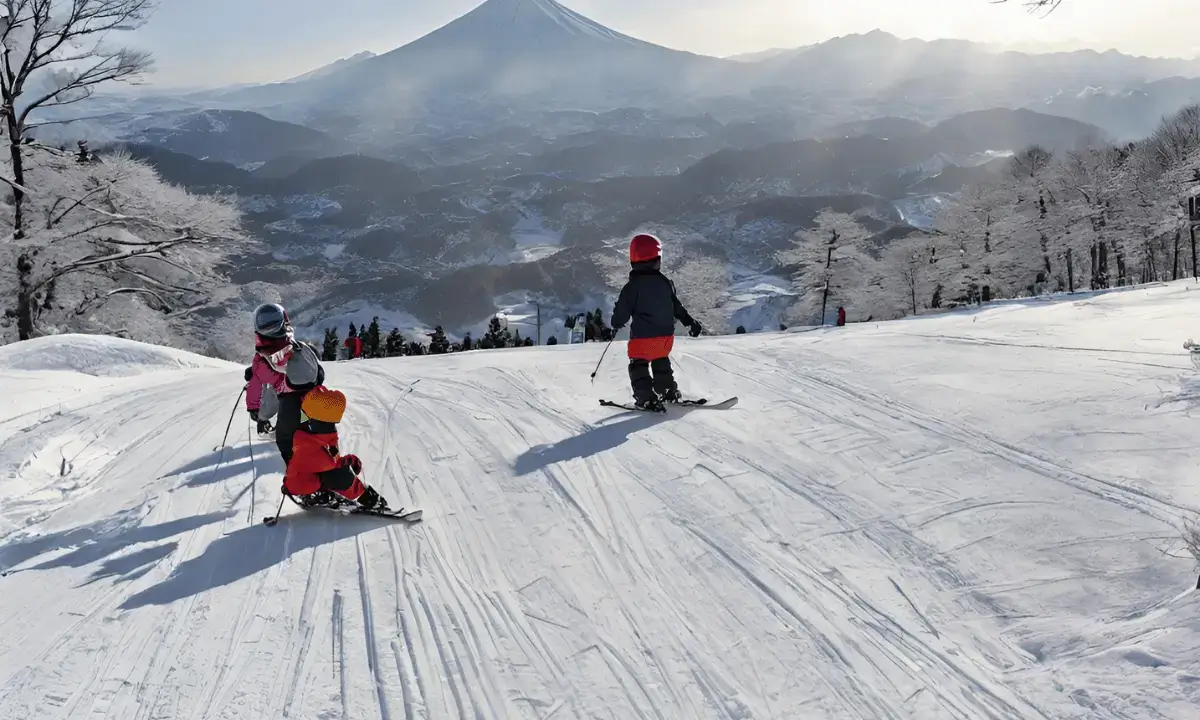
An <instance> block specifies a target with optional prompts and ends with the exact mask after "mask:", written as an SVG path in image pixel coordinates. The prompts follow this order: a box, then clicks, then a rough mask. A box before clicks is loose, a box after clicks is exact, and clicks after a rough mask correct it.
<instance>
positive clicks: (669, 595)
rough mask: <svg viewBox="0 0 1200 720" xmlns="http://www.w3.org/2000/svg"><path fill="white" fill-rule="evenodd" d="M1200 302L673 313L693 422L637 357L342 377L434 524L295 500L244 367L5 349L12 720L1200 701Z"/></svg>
mask: <svg viewBox="0 0 1200 720" xmlns="http://www.w3.org/2000/svg"><path fill="white" fill-rule="evenodd" d="M1197 309H1200V290H1197V289H1195V287H1194V286H1193V285H1191V284H1189V283H1176V284H1172V285H1170V286H1164V287H1155V288H1150V289H1136V290H1131V291H1126V292H1118V293H1110V294H1103V295H1095V296H1086V297H1084V296H1081V297H1079V298H1076V299H1073V300H1064V301H1057V302H1027V303H1008V304H1003V305H996V306H992V307H989V308H987V309H983V310H978V311H974V312H962V313H954V314H949V315H944V316H940V317H931V318H923V319H912V320H905V321H897V322H891V323H880V324H871V325H863V326H849V327H846V328H839V329H832V328H827V329H819V330H814V331H810V332H805V333H794V334H793V333H782V334H780V333H770V334H754V335H742V336H736V337H724V338H717V339H712V338H702V339H690V338H680V339H679V341H678V343H677V345H676V352H675V358H676V367H677V370H678V373H679V377H680V380H681V382H682V385H683V388H684V390H685V392H688V393H690V394H695V393H700V392H702V393H704V394H706V395H707V396H708V397H710V398H714V399H721V398H724V397H726V396H728V395H734V394H736V395H738V396H740V398H741V402H740V404H739V405H738V406H737V407H736V408H735V409H733V410H727V411H715V410H714V411H709V410H692V411H678V410H677V411H674V412H672V413H670V414H669V415H668V416H666V417H659V416H650V415H642V414H629V413H620V412H612V411H609V410H605V409H603V408H601V407H599V406H598V405H597V404H596V398H597V397H610V398H616V399H622V398H624V397H625V396H626V394H627V389H626V382H627V379H626V373H625V367H624V362H623V354H624V347H623V343H620V342H618V343H617V344H615V345H614V347H613V348H612V350H611V352H610V353H609V357H608V359H607V361H606V364H605V365H604V366H603V368H602V370H601V372H600V374H599V376H598V377H597V379H596V383H595V386H594V387H593V386H590V385H589V381H588V375H589V373H590V372H591V371H592V369H593V367H594V366H595V363H596V360H597V359H598V356H599V352H600V349H601V348H602V345H600V344H589V345H585V346H573V347H572V346H559V347H552V348H530V349H519V350H517V349H515V350H500V351H489V352H473V353H467V354H463V355H455V356H449V357H445V356H442V357H423V358H398V359H393V360H382V361H358V362H352V363H337V364H330V365H328V367H327V372H328V375H327V377H328V382H329V383H330V384H331V385H334V386H336V387H338V388H340V389H342V390H344V391H346V392H347V394H348V395H349V398H350V407H349V411H348V417H347V420H346V422H345V423H344V424H343V440H342V447H343V449H344V451H347V452H355V453H358V454H359V455H360V456H361V457H362V458H363V460H364V462H365V463H366V475H367V479H368V480H370V481H372V482H375V483H378V485H379V486H380V489H381V490H382V491H383V492H384V494H385V495H387V496H388V497H389V498H390V499H392V500H393V503H394V504H409V505H412V506H416V507H421V508H423V509H424V511H425V519H424V522H423V523H421V524H419V525H416V526H405V525H394V524H388V523H387V522H383V521H376V520H373V519H365V518H330V517H324V516H321V515H317V514H301V513H300V512H299V511H297V510H296V509H295V508H292V507H288V508H286V509H285V517H284V518H283V519H282V520H281V521H280V523H279V525H278V526H276V527H274V528H268V527H265V526H264V525H262V523H261V519H262V517H263V516H264V515H268V514H271V513H273V512H274V510H275V506H276V502H277V500H278V487H279V484H280V472H281V469H282V464H281V462H280V460H279V459H278V456H277V454H276V452H275V450H274V448H273V446H272V445H271V443H270V441H269V440H261V439H258V438H253V439H252V442H248V440H250V438H249V437H248V432H247V423H246V416H245V413H244V412H241V411H240V410H239V411H238V413H237V414H236V415H235V417H234V422H233V431H232V437H231V445H232V447H230V448H229V449H227V450H225V451H224V452H219V451H214V449H213V448H214V447H215V446H217V445H218V444H219V443H220V442H221V437H222V433H223V432H224V429H225V426H226V422H227V420H228V418H229V411H230V408H231V407H232V406H233V403H234V401H235V399H236V398H237V395H238V390H239V388H240V387H241V385H242V377H241V370H240V367H241V366H240V365H236V364H226V363H218V362H216V361H208V360H206V359H203V358H197V357H193V356H186V357H187V358H189V359H186V360H185V359H184V355H183V354H179V353H176V352H175V351H170V350H161V349H157V350H155V349H148V348H147V347H146V346H136V347H135V346H133V345H130V344H128V343H123V342H122V341H117V340H111V339H104V338H80V337H77V336H76V337H65V338H51V339H48V340H41V341H36V342H33V343H23V344H18V345H12V346H8V347H5V348H2V349H0V382H2V383H3V388H4V394H5V397H6V402H5V403H4V404H2V405H0V408H2V409H0V569H3V570H8V571H10V572H9V573H8V574H7V576H4V577H0V638H3V641H2V642H0V718H5V719H10V718H11V719H13V720H23V719H26V718H39V719H41V718H62V719H67V718H69V719H71V720H74V719H76V718H95V719H99V718H113V719H117V718H120V719H121V720H125V719H140V718H167V717H170V718H192V719H194V720H207V719H210V718H211V719H213V720H217V719H220V720H242V719H246V720H249V719H251V718H254V719H258V718H271V719H276V718H297V719H304V720H309V719H314V718H384V719H389V720H395V719H399V718H426V719H429V720H442V719H446V718H487V719H489V720H490V719H493V718H496V719H504V720H508V719H520V718H531V719H532V718H553V719H554V720H566V719H568V718H569V719H574V718H613V719H618V720H632V719H635V718H670V719H675V718H679V719H680V720H699V719H707V718H719V719H725V720H734V719H736V720H747V719H750V718H753V719H755V720H762V719H766V718H772V719H774V718H779V719H785V720H795V719H798V718H813V719H815V720H831V719H839V718H846V719H847V720H851V719H852V720H863V719H873V718H891V719H895V718H905V719H908V718H912V719H914V720H937V719H940V718H963V719H969V720H977V719H987V718H1005V719H1008V718H1053V719H1054V720H1061V719H1073V718H1078V719H1080V720H1082V719H1084V718H1087V719H1089V720H1093V719H1095V718H1127V719H1142V718H1145V719H1147V720H1148V719H1150V718H1156V719H1158V718H1190V717H1194V716H1195V712H1196V707H1197V705H1198V703H1200V633H1198V629H1200V623H1198V622H1197V620H1196V617H1197V615H1198V614H1200V603H1198V602H1197V599H1196V598H1197V596H1196V594H1195V592H1194V591H1191V590H1190V588H1191V587H1192V586H1193V585H1194V584H1195V582H1196V575H1195V568H1194V565H1193V563H1192V562H1190V561H1188V560H1183V559H1175V558H1172V557H1169V556H1168V555H1165V554H1164V553H1163V552H1162V550H1164V549H1165V550H1177V549H1178V542H1176V541H1175V538H1177V537H1178V532H1177V529H1176V526H1177V525H1179V524H1180V523H1181V518H1182V517H1183V516H1184V515H1185V514H1186V513H1187V511H1188V509H1189V508H1195V507H1200V480H1198V475H1197V464H1198V463H1197V455H1198V451H1197V447H1198V443H1197V440H1196V438H1197V426H1196V423H1197V422H1198V421H1200V420H1198V419H1197V418H1195V417H1192V414H1191V413H1192V411H1193V409H1195V408H1197V407H1200V383H1197V381H1196V371H1195V370H1194V369H1193V368H1192V366H1191V364H1190V362H1189V359H1188V355H1187V353H1186V351H1184V350H1183V349H1182V347H1181V344H1182V342H1183V341H1184V340H1186V339H1187V338H1188V337H1197V338H1200V332H1198V330H1200V328H1197V325H1196V318H1197V316H1198V314H1197ZM105 358H107V359H105ZM137 363H145V364H146V365H147V369H148V370H150V371H151V372H150V373H149V374H146V375H131V374H130V373H129V367H130V366H131V364H137ZM188 365H194V366H195V367H188ZM72 367H76V368H78V369H80V370H83V371H85V372H86V373H88V374H87V375H84V374H81V373H76V372H72ZM164 370H168V372H163V371H164ZM97 376H103V377H104V378H105V379H103V380H101V379H100V378H98V377H97ZM70 377H73V378H76V380H75V381H68V380H67V378H70ZM414 383H415V384H414ZM14 398H15V399H16V401H17V409H16V410H13V409H10V408H11V406H10V405H9V404H8V403H9V402H11V401H12V399H14Z"/></svg>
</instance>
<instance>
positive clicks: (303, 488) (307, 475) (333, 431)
mask: <svg viewBox="0 0 1200 720" xmlns="http://www.w3.org/2000/svg"><path fill="white" fill-rule="evenodd" d="M301 409H302V411H303V413H304V422H302V423H300V426H299V427H298V428H296V431H295V440H294V443H295V454H294V455H293V456H292V462H290V463H289V464H288V468H287V473H286V474H285V475H284V476H283V493H284V494H285V495H291V496H292V497H294V498H296V499H297V500H298V501H299V502H300V504H301V505H303V506H305V507H317V506H321V505H334V504H337V501H338V497H335V495H337V496H340V497H341V498H345V499H346V500H350V501H352V502H357V503H358V506H359V507H361V508H363V509H364V510H386V509H388V507H387V500H385V499H384V498H383V497H382V496H381V495H380V494H379V493H378V492H376V490H375V488H373V487H371V486H370V485H367V484H365V483H363V481H362V478H361V475H362V461H361V460H359V459H358V456H356V455H342V454H340V450H339V449H338V432H337V424H338V423H340V422H341V421H342V415H343V414H344V413H345V412H346V396H345V395H343V394H342V393H341V392H340V391H338V390H330V389H329V388H327V387H325V386H323V385H318V386H317V387H315V388H313V389H312V390H310V391H309V392H307V393H305V395H304V400H303V402H302V403H301Z"/></svg>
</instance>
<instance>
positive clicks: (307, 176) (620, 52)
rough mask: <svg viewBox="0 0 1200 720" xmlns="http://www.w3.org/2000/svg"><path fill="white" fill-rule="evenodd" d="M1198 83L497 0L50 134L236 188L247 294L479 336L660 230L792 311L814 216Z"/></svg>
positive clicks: (99, 114) (595, 273)
mask: <svg viewBox="0 0 1200 720" xmlns="http://www.w3.org/2000/svg"><path fill="white" fill-rule="evenodd" d="M1197 76H1200V63H1198V62H1197V61H1193V60H1172V59H1158V58H1140V57H1130V56H1126V55H1122V54H1120V53H1115V52H1107V53H1096V52H1091V51H1079V52H1066V53H1051V54H1042V55H1037V54H1028V53H1017V52H1008V51H998V50H996V49H994V48H990V47H988V46H984V45H980V44H976V43H970V42H966V41H960V40H942V41H933V42H925V41H919V40H904V39H900V38H896V37H894V36H892V35H889V34H887V33H883V32H878V31H876V32H871V33H866V34H862V35H851V36H846V37H842V38H835V39H833V40H830V41H828V42H824V43H819V44H815V45H810V46H806V47H801V48H794V49H778V50H771V51H766V52H764V53H760V54H756V55H755V56H752V57H745V56H743V57H739V58H736V59H720V58H713V57H707V56H703V55H697V54H694V53H687V52H682V51H678V50H672V49H669V48H665V47H661V46H658V45H654V44H651V43H647V42H644V41H641V40H638V39H636V38H633V37H630V36H628V35H625V34H622V33H620V32H617V31H614V30H611V29H609V28H606V27H604V26H602V25H600V24H598V23H596V22H594V21H592V20H590V19H588V18H586V17H583V16H581V15H579V14H578V13H575V12H573V11H572V10H570V9H568V8H567V7H565V6H563V5H561V4H559V3H557V2H554V0H488V1H487V2H485V3H483V4H482V5H480V6H478V7H477V8H475V9H474V10H472V11H471V12H469V13H467V14H466V15H464V16H462V17H460V18H458V19H456V20H454V21H453V22H451V23H449V24H447V25H445V26H443V27H442V28H439V29H438V30H436V31H434V32H432V33H430V34H429V35H426V36H424V37H422V38H420V39H418V40H416V41H414V42H412V43H409V44H407V45H405V46H403V47H400V48H397V49H395V50H393V51H391V52H386V53H382V54H379V55H374V54H372V53H360V54H358V55H354V56H352V57H349V58H344V59H342V60H339V61H337V62H335V63H333V64H331V65H328V66H325V67H322V68H318V69H316V70H313V71H311V72H307V73H304V74H302V75H299V76H297V77H293V78H290V79H288V80H287V81H284V82H280V83H274V84H268V85H256V86H245V87H236V88H227V89H218V90H209V91H204V92H199V93H176V94H169V95H168V94H154V93H147V94H143V95H140V96H137V97H133V98H131V97H128V96H121V97H119V98H118V97H112V96H109V97H103V96H97V97H94V98H92V99H91V100H90V101H89V102H88V103H81V104H80V107H78V108H76V107H67V108H59V109H57V110H56V112H57V113H58V114H57V115H54V116H53V117H52V118H51V119H59V120H61V119H72V118H75V121H74V122H70V123H67V124H64V125H51V126H47V127H45V128H39V130H38V137H39V139H41V140H43V141H46V142H63V143H67V142H73V140H74V139H77V138H79V137H86V138H87V139H89V140H92V141H93V145H94V146H107V147H109V148H113V147H116V146H123V147H124V148H126V149H127V150H128V151H129V152H132V153H134V154H135V155H137V156H139V157H143V158H145V159H147V160H149V161H150V162H152V163H153V164H154V165H155V166H156V167H157V168H158V169H159V171H160V172H161V173H162V174H163V175H164V177H166V178H167V179H169V180H171V181H172V182H177V183H180V184H183V185H186V186H188V187H191V188H193V189H196V190H199V191H202V192H229V191H232V192H236V193H237V194H238V195H239V197H240V198H241V202H242V204H243V208H244V209H245V211H246V216H247V222H248V225H249V226H250V228H251V229H253V230H254V231H255V232H256V233H257V234H258V235H259V237H260V238H261V239H262V241H263V242H262V246H261V249H260V251H258V252H255V253H253V254H251V255H248V256H245V257H241V258H237V259H236V260H235V262H234V264H233V266H232V267H233V269H234V277H235V279H236V280H238V281H239V282H246V283H249V282H267V283H269V284H272V285H273V286H275V287H277V288H279V290H280V292H281V293H282V294H283V295H284V297H287V298H290V302H291V304H292V305H294V306H297V307H298V308H299V310H298V317H307V318H309V319H310V320H311V321H312V322H313V323H314V324H320V323H321V322H324V321H325V320H326V319H327V318H330V317H341V316H345V317H351V316H353V317H354V318H356V319H357V320H358V321H361V320H362V319H364V317H365V319H369V318H370V316H371V315H372V314H380V313H388V314H389V315H388V317H391V318H393V319H394V320H395V321H396V324H399V325H404V324H405V323H407V327H410V328H417V327H423V326H428V325H432V324H435V323H437V324H443V325H445V326H446V328H447V330H450V331H452V332H461V331H465V330H469V329H474V328H478V327H479V326H480V325H481V324H482V323H483V322H485V321H486V320H487V318H488V317H489V316H490V315H491V314H492V313H494V312H497V311H498V310H505V309H509V310H513V312H514V313H516V312H518V309H519V307H520V306H523V304H524V303H526V301H528V300H530V299H531V298H537V299H539V301H542V302H544V304H546V305H547V306H548V307H553V308H557V309H558V310H561V311H562V312H565V311H566V310H568V309H570V308H580V307H583V308H591V307H596V306H597V305H600V306H603V305H605V304H607V303H608V302H609V300H610V296H611V293H612V291H613V288H614V283H615V282H616V281H617V279H619V276H620V274H621V265H622V261H621V248H622V243H623V242H624V239H625V238H627V236H628V234H629V233H631V232H633V231H635V230H637V229H639V228H654V229H655V230H656V231H657V232H660V233H661V234H663V236H664V239H667V240H668V241H669V243H671V245H672V247H677V248H678V249H677V250H674V251H673V252H672V254H671V255H670V256H669V258H670V260H669V265H670V266H671V267H672V269H674V270H676V271H679V272H681V273H684V274H685V275H686V274H687V273H695V272H700V266H704V267H706V268H711V267H718V268H720V269H721V272H722V273H724V278H725V280H724V287H722V288H720V290H721V292H720V293H718V294H719V295H722V297H721V299H720V300H719V301H717V300H713V301H712V302H711V303H710V304H711V305H713V307H711V308H708V310H710V311H711V313H710V317H712V318H715V322H717V323H728V324H730V325H733V324H741V325H746V326H747V327H752V328H753V327H767V326H771V325H773V324H775V323H777V322H778V319H779V311H780V310H781V309H782V308H783V307H784V306H785V305H786V304H788V303H790V301H791V291H790V289H788V287H787V286H788V283H787V281H786V277H785V276H786V269H784V268H780V267H779V266H778V264H777V262H776V261H775V252H776V251H777V250H778V249H780V248H782V247H783V246H784V245H785V244H786V243H787V242H789V240H790V238H791V237H792V235H794V233H795V232H796V231H797V230H799V229H802V228H804V227H807V226H808V224H809V223H811V221H812V218H813V217H814V216H815V214H816V212H817V211H819V210H820V209H821V207H825V206H834V207H837V208H840V209H843V210H846V211H858V212H860V213H862V214H864V216H865V217H866V218H867V222H868V223H870V224H871V225H872V228H873V229H874V230H876V231H877V232H879V233H881V234H883V236H886V237H895V236H898V235H902V234H904V233H909V232H920V231H921V229H922V228H923V227H926V226H927V224H928V222H929V218H928V208H929V206H930V205H931V203H933V202H934V201H935V200H936V198H938V197H939V196H941V195H943V194H945V193H953V192H955V191H956V190H958V189H959V188H960V187H961V186H962V184H963V183H964V182H967V181H968V180H970V179H972V178H977V177H980V176H983V175H986V174H987V173H991V172H994V171H995V169H996V167H997V162H998V161H997V158H1003V157H1004V156H1005V155H1006V154H1008V153H1011V152H1014V151H1017V150H1019V149H1021V148H1023V147H1025V146H1027V145H1029V144H1034V143H1036V144H1041V145H1044V146H1046V147H1049V148H1052V149H1069V148H1071V147H1074V146H1076V145H1078V144H1080V143H1083V142H1087V141H1089V140H1091V139H1095V138H1105V139H1129V138H1133V137H1139V136H1142V135H1145V134H1147V133H1148V132H1149V131H1150V130H1152V129H1153V127H1154V125H1155V123H1157V122H1158V120H1159V118H1160V117H1161V116H1162V115H1163V114H1166V113H1170V112H1173V111H1174V110H1176V109H1178V107H1179V106H1182V105H1183V104H1186V103H1188V102H1191V101H1193V100H1195V99H1200V79H1197ZM582 79H586V81H583V80H582ZM69 113H76V115H69ZM708 284H710V285H711V284H712V283H711V282H710V283H708ZM717 284H718V285H720V284H721V283H717ZM748 288H749V289H748ZM764 288H765V289H764ZM706 302H708V301H706ZM710 324H712V323H710Z"/></svg>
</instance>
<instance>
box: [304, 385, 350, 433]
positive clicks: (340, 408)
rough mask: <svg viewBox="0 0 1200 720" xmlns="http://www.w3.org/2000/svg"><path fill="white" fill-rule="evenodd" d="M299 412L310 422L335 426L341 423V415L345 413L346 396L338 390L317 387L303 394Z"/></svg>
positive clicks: (321, 386)
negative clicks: (314, 421)
mask: <svg viewBox="0 0 1200 720" xmlns="http://www.w3.org/2000/svg"><path fill="white" fill-rule="evenodd" d="M300 411H301V412H303V413H304V414H305V415H306V416H307V417H308V418H309V419H310V420H316V421H318V422H327V423H333V424H334V425H337V424H338V423H340V422H341V421H342V414H343V413H345V412H346V396H345V395H344V394H342V393H341V392H340V391H338V390H330V389H329V388H327V387H325V386H324V385H318V386H317V387H315V388H313V389H312V390H309V391H308V392H307V393H305V395H304V400H303V401H302V402H301V403H300Z"/></svg>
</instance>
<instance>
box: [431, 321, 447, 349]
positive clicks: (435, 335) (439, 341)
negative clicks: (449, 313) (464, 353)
mask: <svg viewBox="0 0 1200 720" xmlns="http://www.w3.org/2000/svg"><path fill="white" fill-rule="evenodd" d="M448 352H450V341H449V340H447V339H446V331H444V330H442V326H441V325H438V326H437V327H435V328H434V329H433V332H432V333H430V335H429V354H430V355H445V354H446V353H448Z"/></svg>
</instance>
